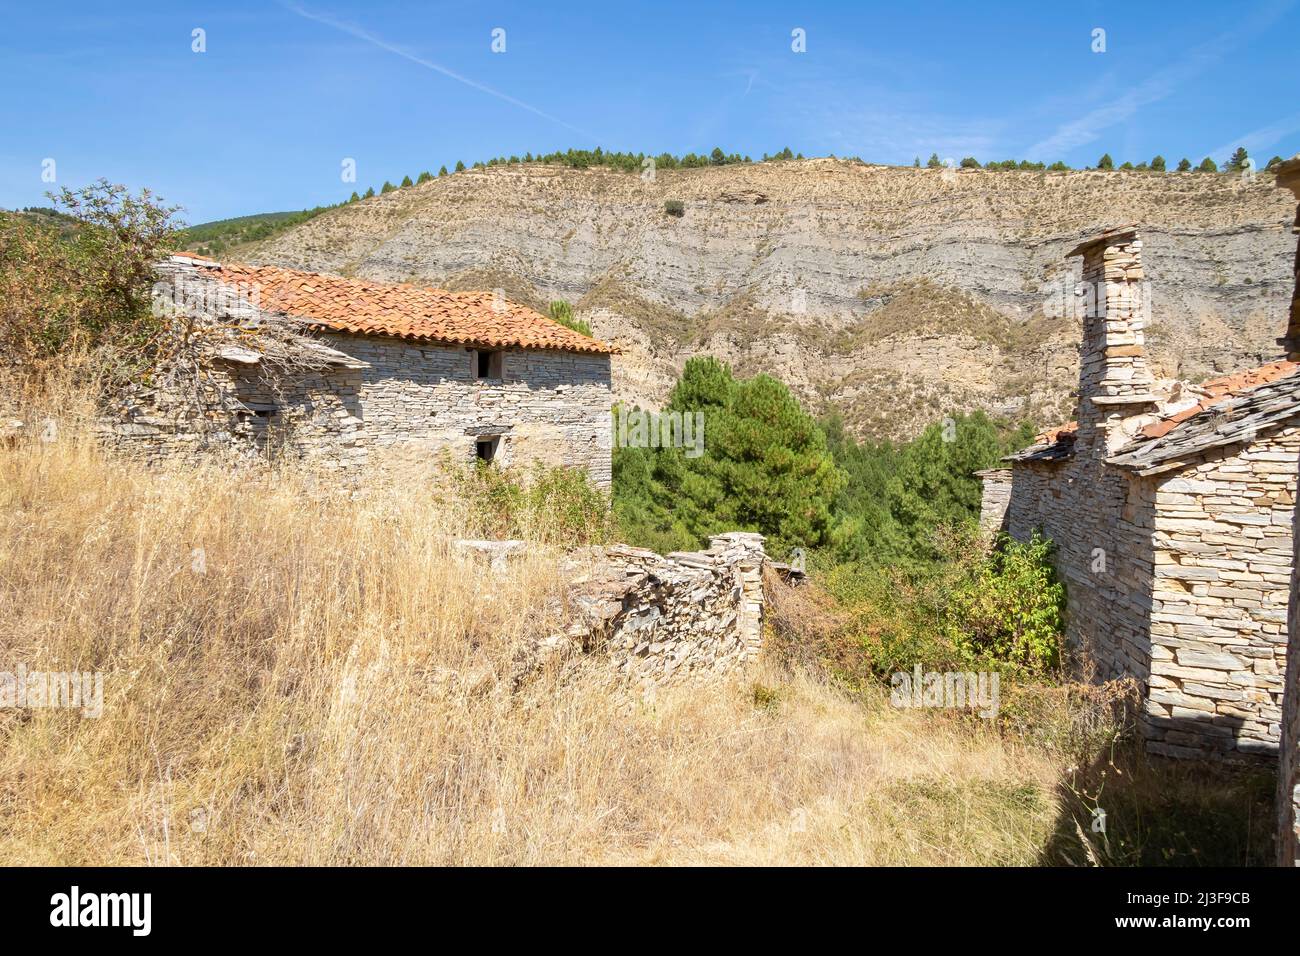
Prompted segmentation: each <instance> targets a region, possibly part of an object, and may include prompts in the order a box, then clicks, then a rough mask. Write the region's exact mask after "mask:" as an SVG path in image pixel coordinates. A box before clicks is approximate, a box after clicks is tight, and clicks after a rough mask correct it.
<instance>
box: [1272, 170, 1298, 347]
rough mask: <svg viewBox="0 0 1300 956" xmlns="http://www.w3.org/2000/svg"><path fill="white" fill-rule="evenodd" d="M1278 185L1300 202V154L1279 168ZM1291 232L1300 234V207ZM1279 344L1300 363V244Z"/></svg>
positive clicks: (1296, 253) (1296, 252)
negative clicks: (1282, 333) (1287, 190)
mask: <svg viewBox="0 0 1300 956" xmlns="http://www.w3.org/2000/svg"><path fill="white" fill-rule="evenodd" d="M1277 184H1278V186H1279V187H1280V188H1282V189H1289V190H1291V193H1292V194H1293V195H1294V196H1295V197H1296V199H1297V200H1300V154H1297V155H1295V156H1292V157H1291V158H1290V159H1288V160H1287V161H1286V162H1285V163H1283V164H1282V165H1281V166H1279V167H1278V168H1277ZM1291 231H1292V232H1294V233H1297V234H1300V206H1297V207H1296V218H1295V220H1294V222H1293V223H1292V225H1291ZM1277 344H1278V345H1280V346H1282V347H1283V348H1284V349H1286V357H1287V358H1289V359H1291V361H1293V362H1296V361H1300V243H1297V245H1296V251H1295V284H1294V285H1292V287H1291V311H1290V313H1288V315H1287V320H1286V335H1285V336H1283V337H1282V338H1280V339H1278V340H1277Z"/></svg>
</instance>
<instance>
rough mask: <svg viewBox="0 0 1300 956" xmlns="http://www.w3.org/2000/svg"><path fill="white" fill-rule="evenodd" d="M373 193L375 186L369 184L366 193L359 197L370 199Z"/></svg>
mask: <svg viewBox="0 0 1300 956" xmlns="http://www.w3.org/2000/svg"><path fill="white" fill-rule="evenodd" d="M374 194H375V187H374V186H371V187H370V188H369V189H367V190H366V194H365V195H364V196H362V197H361V198H362V199H370V198H371V197H372V196H374Z"/></svg>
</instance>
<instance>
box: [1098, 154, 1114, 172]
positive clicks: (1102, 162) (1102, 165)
mask: <svg viewBox="0 0 1300 956" xmlns="http://www.w3.org/2000/svg"><path fill="white" fill-rule="evenodd" d="M1097 168H1098V169H1114V168H1115V160H1113V159H1111V158H1110V153H1102V154H1101V159H1099V160H1097Z"/></svg>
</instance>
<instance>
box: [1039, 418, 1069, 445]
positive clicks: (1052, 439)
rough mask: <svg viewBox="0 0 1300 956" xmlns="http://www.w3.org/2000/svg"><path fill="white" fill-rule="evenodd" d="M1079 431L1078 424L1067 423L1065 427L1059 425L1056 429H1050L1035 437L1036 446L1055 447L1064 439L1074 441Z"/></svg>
mask: <svg viewBox="0 0 1300 956" xmlns="http://www.w3.org/2000/svg"><path fill="white" fill-rule="evenodd" d="M1078 431H1079V423H1078V422H1066V423H1065V424H1064V425H1057V426H1056V427H1055V428H1049V429H1048V430H1047V431H1045V432H1043V433H1042V434H1040V435H1036V436H1035V437H1034V444H1036V445H1055V444H1056V443H1057V442H1058V441H1060V440H1061V439H1062V438H1068V439H1069V440H1070V441H1073V440H1074V436H1075V434H1076V433H1077V432H1078Z"/></svg>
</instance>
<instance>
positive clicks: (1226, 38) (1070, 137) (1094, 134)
mask: <svg viewBox="0 0 1300 956" xmlns="http://www.w3.org/2000/svg"><path fill="white" fill-rule="evenodd" d="M1291 6H1292V2H1291V0H1283V2H1278V3H1273V4H1270V5H1269V6H1267V7H1265V8H1263V9H1261V10H1259V11H1258V12H1257V13H1256V14H1255V15H1254V16H1253V17H1251V18H1249V19H1248V20H1246V21H1245V22H1244V23H1243V24H1242V25H1241V26H1239V27H1238V28H1237V29H1235V30H1229V31H1228V32H1227V33H1224V34H1222V35H1220V36H1217V37H1215V38H1214V39H1212V40H1209V41H1208V42H1206V43H1202V44H1200V45H1199V46H1197V47H1196V48H1194V49H1193V50H1192V51H1191V53H1189V54H1188V55H1187V56H1186V57H1185V58H1183V59H1182V60H1180V61H1178V62H1176V63H1173V64H1171V65H1170V66H1167V67H1165V68H1164V69H1162V70H1159V71H1157V72H1156V73H1155V74H1153V75H1152V76H1151V77H1149V78H1148V79H1146V80H1144V81H1143V82H1142V83H1139V84H1138V85H1137V86H1136V87H1134V88H1133V89H1132V90H1130V91H1129V92H1127V93H1125V94H1123V95H1121V96H1120V97H1119V98H1118V99H1116V100H1115V101H1114V102H1112V103H1109V104H1107V105H1106V106H1103V107H1099V108H1098V109H1095V110H1092V111H1091V112H1089V113H1086V114H1085V115H1083V116H1081V117H1079V118H1078V119H1075V120H1071V121H1070V122H1068V123H1063V124H1062V125H1061V126H1059V127H1057V129H1056V130H1055V132H1053V133H1052V135H1050V136H1048V137H1047V138H1046V139H1044V140H1041V141H1039V142H1037V143H1035V144H1034V145H1033V146H1031V147H1029V149H1028V150H1027V151H1026V154H1027V155H1028V156H1029V157H1030V158H1037V159H1057V158H1060V156H1061V155H1062V154H1063V153H1066V152H1068V151H1069V150H1072V149H1074V148H1076V147H1079V146H1083V145H1085V144H1087V143H1091V142H1093V141H1094V140H1096V139H1098V138H1100V136H1101V134H1102V132H1103V131H1104V130H1107V129H1109V128H1110V127H1112V126H1115V125H1117V124H1119V123H1122V122H1124V121H1125V120H1128V119H1131V118H1132V117H1133V116H1135V115H1137V113H1138V112H1139V111H1140V110H1141V109H1142V108H1143V107H1144V106H1148V105H1150V104H1152V103H1156V102H1159V101H1160V100H1163V99H1165V98H1166V97H1167V96H1169V95H1170V94H1172V93H1174V92H1176V91H1177V90H1178V89H1179V87H1181V86H1182V85H1183V84H1184V83H1186V82H1187V81H1188V80H1191V79H1193V78H1194V77H1196V76H1198V75H1199V74H1201V73H1203V72H1204V71H1205V70H1207V69H1209V68H1210V67H1211V66H1213V65H1214V64H1215V63H1217V62H1218V61H1219V60H1221V59H1222V58H1223V56H1224V54H1226V53H1228V52H1229V51H1231V50H1232V49H1233V48H1234V47H1236V46H1238V45H1239V44H1240V43H1241V42H1242V41H1243V40H1245V39H1247V38H1248V37H1250V36H1252V35H1254V34H1256V33H1258V32H1260V31H1262V30H1264V29H1267V28H1268V27H1269V26H1271V25H1272V24H1273V23H1274V22H1275V21H1276V20H1277V19H1278V18H1279V17H1281V16H1282V14H1283V13H1285V12H1286V11H1287V10H1288V9H1289V8H1290V7H1291ZM1096 55H1097V56H1106V55H1107V54H1104V53H1102V54H1096Z"/></svg>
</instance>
